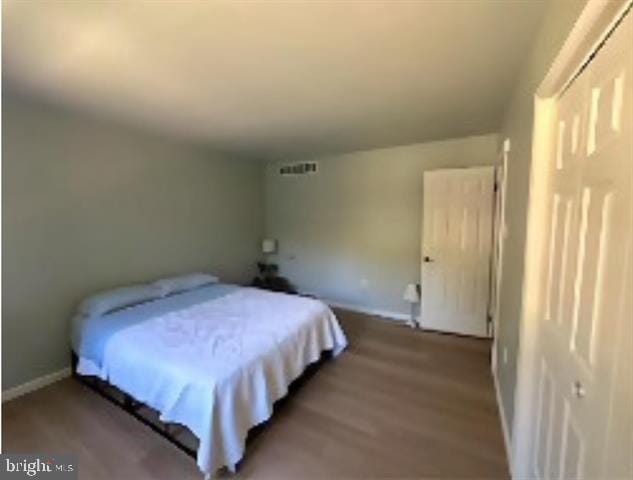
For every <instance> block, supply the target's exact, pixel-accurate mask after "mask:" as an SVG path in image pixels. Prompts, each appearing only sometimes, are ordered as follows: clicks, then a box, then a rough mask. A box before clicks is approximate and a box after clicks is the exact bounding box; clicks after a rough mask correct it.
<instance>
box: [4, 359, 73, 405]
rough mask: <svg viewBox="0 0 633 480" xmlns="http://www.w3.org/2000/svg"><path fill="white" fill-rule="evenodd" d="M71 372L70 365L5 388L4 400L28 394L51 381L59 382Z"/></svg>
mask: <svg viewBox="0 0 633 480" xmlns="http://www.w3.org/2000/svg"><path fill="white" fill-rule="evenodd" d="M70 373H71V370H70V367H66V368H62V369H61V370H58V371H57V372H53V373H49V374H48V375H44V376H42V377H38V378H35V379H33V380H31V381H29V382H26V383H23V384H22V385H18V386H17V387H13V388H8V389H7V390H4V391H3V392H2V402H3V403H4V402H7V401H9V400H13V399H14V398H17V397H21V396H22V395H26V394H27V393H30V392H33V391H35V390H38V389H40V388H42V387H45V386H47V385H50V384H51V383H55V382H58V381H59V380H62V379H63V378H66V377H70Z"/></svg>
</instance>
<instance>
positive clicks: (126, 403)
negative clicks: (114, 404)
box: [123, 394, 134, 412]
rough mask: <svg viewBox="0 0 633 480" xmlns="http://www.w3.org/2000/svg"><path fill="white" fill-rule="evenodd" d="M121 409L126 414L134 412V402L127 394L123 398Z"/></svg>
mask: <svg viewBox="0 0 633 480" xmlns="http://www.w3.org/2000/svg"><path fill="white" fill-rule="evenodd" d="M123 408H124V409H126V410H127V411H128V412H132V411H134V400H132V397H130V396H129V395H128V394H125V395H124V396H123Z"/></svg>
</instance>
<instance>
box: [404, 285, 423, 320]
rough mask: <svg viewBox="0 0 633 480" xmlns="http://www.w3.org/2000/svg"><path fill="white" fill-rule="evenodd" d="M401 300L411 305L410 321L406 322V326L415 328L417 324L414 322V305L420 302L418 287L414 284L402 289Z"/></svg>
mask: <svg viewBox="0 0 633 480" xmlns="http://www.w3.org/2000/svg"><path fill="white" fill-rule="evenodd" d="M402 298H403V299H404V301H405V302H408V303H410V304H411V319H410V320H409V321H408V322H407V324H408V325H409V326H410V327H411V328H415V327H417V323H416V321H415V305H416V304H417V303H419V302H420V292H419V291H418V286H417V285H416V284H415V283H410V284H408V285H407V288H405V289H404V294H403V295H402Z"/></svg>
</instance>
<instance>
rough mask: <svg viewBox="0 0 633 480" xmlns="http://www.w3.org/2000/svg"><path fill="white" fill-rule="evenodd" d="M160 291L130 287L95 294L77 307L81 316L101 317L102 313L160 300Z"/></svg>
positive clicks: (153, 287) (147, 287)
mask: <svg viewBox="0 0 633 480" xmlns="http://www.w3.org/2000/svg"><path fill="white" fill-rule="evenodd" d="M160 296H161V291H160V290H159V289H158V288H157V287H155V286H152V285H131V286H129V287H120V288H114V289H112V290H106V291H105V292H100V293H96V294H94V295H91V296H90V297H88V298H86V299H85V300H84V301H83V302H81V304H80V305H79V313H81V314H83V315H88V316H93V315H103V314H104V313H108V312H111V311H113V310H118V309H121V308H124V307H129V306H132V305H136V304H139V303H143V302H147V301H149V300H154V299H156V298H160Z"/></svg>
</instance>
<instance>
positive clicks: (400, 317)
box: [324, 300, 410, 322]
mask: <svg viewBox="0 0 633 480" xmlns="http://www.w3.org/2000/svg"><path fill="white" fill-rule="evenodd" d="M324 301H325V303H327V304H328V305H329V306H330V307H334V308H342V309H343V310H351V311H352V312H358V313H366V314H367V315H375V316H377V317H382V318H387V319H389V320H397V321H399V322H408V321H409V319H410V315H407V314H406V313H400V312H390V311H387V310H379V309H376V308H367V307H363V306H360V305H352V304H349V303H341V302H333V301H330V300H324Z"/></svg>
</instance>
